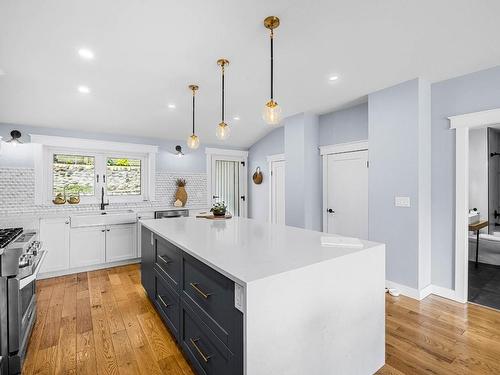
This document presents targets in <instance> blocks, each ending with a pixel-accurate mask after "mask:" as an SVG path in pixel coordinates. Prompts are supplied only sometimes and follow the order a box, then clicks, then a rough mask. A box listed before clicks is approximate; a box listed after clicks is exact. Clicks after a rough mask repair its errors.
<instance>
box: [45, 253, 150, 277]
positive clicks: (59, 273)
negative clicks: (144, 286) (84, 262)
mask: <svg viewBox="0 0 500 375" xmlns="http://www.w3.org/2000/svg"><path fill="white" fill-rule="evenodd" d="M140 262H141V258H134V259H127V260H120V261H117V262H110V263H102V264H95V265H92V266H85V267H77V268H70V269H66V270H60V271H53V272H45V273H39V274H38V277H37V280H42V279H48V278H51V277H58V276H66V275H71V274H74V273H79V272H88V271H97V270H102V269H104V268H111V267H118V266H126V265H128V264H134V263H140Z"/></svg>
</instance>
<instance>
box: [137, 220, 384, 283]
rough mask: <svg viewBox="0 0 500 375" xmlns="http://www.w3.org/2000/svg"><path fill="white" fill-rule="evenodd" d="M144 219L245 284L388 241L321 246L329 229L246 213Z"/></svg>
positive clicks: (184, 247) (197, 255)
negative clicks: (211, 217) (268, 220)
mask: <svg viewBox="0 0 500 375" xmlns="http://www.w3.org/2000/svg"><path fill="white" fill-rule="evenodd" d="M141 223H142V224H143V225H144V226H145V227H147V228H149V229H150V230H152V231H153V232H155V233H156V234H157V235H159V236H161V237H163V238H165V239H167V240H169V241H170V242H172V243H173V244H175V245H177V246H179V247H180V248H181V249H183V250H184V251H186V252H187V253H189V254H191V255H193V256H194V257H196V258H198V259H199V260H201V261H202V262H204V263H205V264H207V265H209V266H211V267H212V268H214V269H216V270H217V271H219V272H221V273H222V274H224V275H225V276H227V277H229V278H230V279H232V280H233V281H235V282H237V283H240V284H242V285H244V284H246V283H250V282H252V281H255V280H259V279H263V278H266V277H269V276H272V275H276V274H279V273H283V272H288V271H291V270H295V269H298V268H302V267H305V266H308V265H311V264H315V263H320V262H324V261H328V260H332V259H335V258H339V257H344V256H349V255H351V254H355V253H359V252H361V251H365V250H367V249H370V248H373V247H376V246H383V245H381V244H378V243H375V242H370V241H362V243H363V248H359V249H353V248H348V247H325V246H321V237H322V236H324V235H325V234H324V233H321V232H316V231H312V230H305V229H301V228H294V227H290V226H284V225H278V224H269V223H266V222H261V221H257V220H253V219H247V218H241V217H234V218H232V219H229V220H208V219H204V218H193V217H189V218H175V219H169V220H151V219H149V220H141Z"/></svg>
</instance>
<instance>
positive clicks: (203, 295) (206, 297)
mask: <svg viewBox="0 0 500 375" xmlns="http://www.w3.org/2000/svg"><path fill="white" fill-rule="evenodd" d="M189 285H191V287H192V288H193V289H194V290H196V291H197V292H198V293H199V294H200V295H201V296H202V297H203V298H205V299H208V297H210V296H211V295H212V293H205V292H204V291H203V290H201V289H200V288H198V285H199V284H198V283H189Z"/></svg>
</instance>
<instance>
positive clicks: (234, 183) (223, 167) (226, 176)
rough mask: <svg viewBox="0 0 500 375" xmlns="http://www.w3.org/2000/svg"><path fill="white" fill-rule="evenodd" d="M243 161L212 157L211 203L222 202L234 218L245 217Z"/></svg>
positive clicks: (235, 158)
mask: <svg viewBox="0 0 500 375" xmlns="http://www.w3.org/2000/svg"><path fill="white" fill-rule="evenodd" d="M245 164H246V163H245V161H244V160H243V159H241V158H237V157H232V156H216V155H214V156H212V167H211V171H212V176H211V185H212V186H211V197H212V203H216V202H224V203H225V204H226V206H227V210H228V211H229V212H230V213H231V214H232V215H234V216H243V217H245V216H246V168H245Z"/></svg>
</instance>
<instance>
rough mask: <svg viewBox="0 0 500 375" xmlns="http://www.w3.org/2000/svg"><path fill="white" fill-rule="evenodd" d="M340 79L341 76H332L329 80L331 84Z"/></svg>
mask: <svg viewBox="0 0 500 375" xmlns="http://www.w3.org/2000/svg"><path fill="white" fill-rule="evenodd" d="M338 79H339V76H330V77H329V78H328V80H329V81H330V82H333V81H336V80H338Z"/></svg>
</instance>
